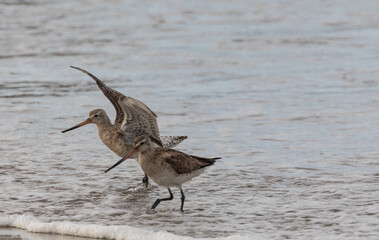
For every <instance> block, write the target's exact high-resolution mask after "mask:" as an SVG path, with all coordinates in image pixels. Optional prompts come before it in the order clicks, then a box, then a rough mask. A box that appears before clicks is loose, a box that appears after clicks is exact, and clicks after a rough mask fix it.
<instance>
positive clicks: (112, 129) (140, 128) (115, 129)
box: [62, 66, 187, 186]
mask: <svg viewBox="0 0 379 240" xmlns="http://www.w3.org/2000/svg"><path fill="white" fill-rule="evenodd" d="M71 67H72V68H74V69H77V70H79V71H81V72H84V73H85V74H88V75H89V76H90V77H91V78H92V79H93V80H95V82H96V84H97V85H98V87H99V88H100V90H101V91H102V92H103V94H104V95H105V96H106V97H107V98H108V99H109V101H110V102H111V103H112V105H113V106H114V108H115V110H116V118H115V121H114V124H112V123H111V121H110V119H109V117H108V115H107V113H106V112H105V111H104V110H103V109H95V110H92V111H91V112H90V113H89V117H88V119H87V120H85V121H84V122H82V123H80V124H78V125H76V126H74V127H72V128H69V129H67V130H64V131H62V132H63V133H64V132H67V131H70V130H73V129H76V128H78V127H81V126H84V125H86V124H89V123H94V124H96V125H97V129H98V133H99V137H100V139H101V141H102V142H103V143H104V144H105V145H106V146H107V147H108V148H109V149H111V150H112V151H113V152H114V153H116V154H117V155H118V156H120V157H123V156H125V155H126V154H128V153H129V152H130V151H131V150H132V149H133V142H134V139H135V138H136V137H138V136H140V135H147V136H149V137H150V138H151V139H152V140H153V142H154V143H155V144H157V145H158V146H165V147H168V148H171V147H174V146H176V145H177V144H178V143H180V142H182V141H183V140H184V139H186V138H187V136H165V137H162V139H163V141H162V139H161V137H160V136H159V129H158V124H157V115H156V114H155V113H154V112H153V111H152V110H151V109H150V108H149V107H147V106H146V105H145V104H144V103H143V102H141V101H139V100H137V99H134V98H131V97H127V96H124V95H123V94H121V93H120V92H118V91H116V90H113V89H112V88H110V87H108V86H107V85H105V84H104V83H103V82H102V81H101V80H100V79H98V78H97V77H96V76H94V75H93V74H91V73H89V72H87V71H86V70H84V69H81V68H78V67H73V66H71ZM133 157H134V158H136V157H137V156H136V155H135V156H133ZM143 182H144V183H146V186H147V183H148V178H147V176H145V178H144V181H143Z"/></svg>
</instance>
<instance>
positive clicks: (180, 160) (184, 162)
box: [154, 148, 219, 174]
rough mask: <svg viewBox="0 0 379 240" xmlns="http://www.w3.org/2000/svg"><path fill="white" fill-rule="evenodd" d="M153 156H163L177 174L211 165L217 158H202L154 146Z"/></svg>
mask: <svg viewBox="0 0 379 240" xmlns="http://www.w3.org/2000/svg"><path fill="white" fill-rule="evenodd" d="M154 158H156V159H158V158H164V161H165V162H166V163H167V164H169V165H170V166H171V167H172V169H173V170H174V171H175V172H177V173H178V174H186V173H191V172H193V171H196V170H199V169H201V168H204V167H208V166H210V165H213V164H214V163H215V161H216V160H217V159H219V158H203V157H197V156H192V155H188V154H185V153H183V152H180V151H177V150H174V149H163V148H156V149H155V153H154Z"/></svg>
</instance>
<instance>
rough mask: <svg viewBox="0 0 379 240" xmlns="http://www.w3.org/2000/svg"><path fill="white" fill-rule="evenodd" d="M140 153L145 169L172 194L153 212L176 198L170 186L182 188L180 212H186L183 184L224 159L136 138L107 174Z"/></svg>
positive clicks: (158, 201)
mask: <svg viewBox="0 0 379 240" xmlns="http://www.w3.org/2000/svg"><path fill="white" fill-rule="evenodd" d="M137 152H138V163H139V164H140V165H141V168H142V170H143V171H144V172H145V173H146V174H147V175H148V176H149V177H150V178H151V179H153V181H154V182H156V183H157V184H158V185H159V186H163V187H167V189H168V192H169V193H170V197H168V198H161V199H157V200H156V201H155V202H154V204H153V206H152V207H151V209H155V208H156V207H157V206H158V204H159V203H160V202H162V201H168V200H172V199H173V198H174V196H173V195H172V192H171V189H170V187H178V188H179V189H180V192H181V194H182V197H181V200H182V202H181V206H180V210H181V211H183V205H184V199H185V196H184V193H183V189H182V184H183V183H185V182H188V181H189V180H191V179H192V178H194V177H196V176H199V175H200V174H201V173H202V172H204V169H205V168H206V167H209V166H211V165H213V164H214V163H215V161H216V160H217V159H220V158H203V157H196V156H192V155H188V154H185V153H183V152H180V151H177V150H174V149H168V148H161V147H158V148H154V146H153V143H152V141H151V140H150V138H149V137H148V136H146V135H142V136H139V137H137V138H136V140H135V142H134V145H133V149H132V150H131V151H130V153H129V154H127V155H126V156H125V157H123V158H122V159H121V160H120V161H118V162H117V163H116V164H114V165H113V166H112V167H110V168H108V169H107V170H106V171H105V172H106V173H107V172H108V171H110V170H111V169H112V168H114V167H116V166H117V165H119V164H120V163H122V162H123V161H125V160H126V159H127V158H128V157H130V156H133V155H134V154H135V153H137Z"/></svg>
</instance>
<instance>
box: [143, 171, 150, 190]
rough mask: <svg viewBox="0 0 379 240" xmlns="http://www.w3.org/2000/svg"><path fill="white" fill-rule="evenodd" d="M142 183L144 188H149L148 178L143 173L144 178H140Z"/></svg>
mask: <svg viewBox="0 0 379 240" xmlns="http://www.w3.org/2000/svg"><path fill="white" fill-rule="evenodd" d="M142 183H144V184H145V188H147V187H148V186H149V177H148V176H147V174H146V173H145V176H144V177H143V178H142Z"/></svg>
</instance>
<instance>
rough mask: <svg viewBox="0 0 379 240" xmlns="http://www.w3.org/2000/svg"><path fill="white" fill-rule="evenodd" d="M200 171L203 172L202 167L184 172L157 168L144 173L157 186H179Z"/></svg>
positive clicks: (197, 174)
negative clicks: (179, 172)
mask: <svg viewBox="0 0 379 240" xmlns="http://www.w3.org/2000/svg"><path fill="white" fill-rule="evenodd" d="M145 172H146V171H145ZM202 172H204V169H203V168H202V169H199V170H197V171H194V172H191V173H186V174H178V173H176V172H175V171H174V170H172V169H167V170H165V171H162V169H157V170H156V171H149V172H146V174H147V175H148V176H149V177H150V178H151V179H152V180H153V181H154V182H155V183H157V184H158V185H159V186H164V187H173V186H175V187H180V186H181V185H182V184H183V183H185V182H188V181H190V180H191V179H192V178H194V177H197V176H199V175H200V174H201V173H202Z"/></svg>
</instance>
